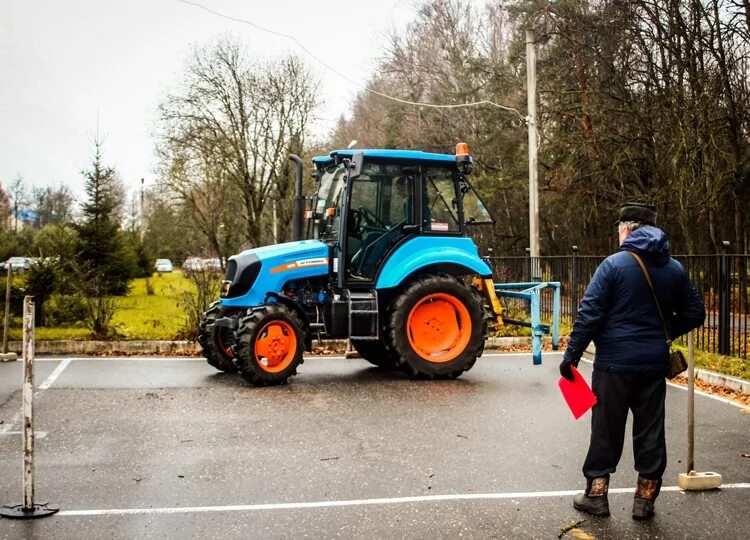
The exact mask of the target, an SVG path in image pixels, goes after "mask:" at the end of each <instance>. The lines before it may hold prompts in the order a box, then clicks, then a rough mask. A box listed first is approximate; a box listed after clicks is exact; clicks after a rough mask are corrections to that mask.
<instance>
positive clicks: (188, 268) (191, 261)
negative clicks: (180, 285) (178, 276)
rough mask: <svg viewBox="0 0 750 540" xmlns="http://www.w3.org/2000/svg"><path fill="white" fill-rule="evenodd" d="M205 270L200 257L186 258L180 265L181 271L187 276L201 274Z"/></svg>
mask: <svg viewBox="0 0 750 540" xmlns="http://www.w3.org/2000/svg"><path fill="white" fill-rule="evenodd" d="M204 268H205V265H204V264H203V259H201V258H200V257H188V258H187V259H185V262H184V263H182V271H183V272H185V273H187V274H189V273H190V272H202V271H203V269H204Z"/></svg>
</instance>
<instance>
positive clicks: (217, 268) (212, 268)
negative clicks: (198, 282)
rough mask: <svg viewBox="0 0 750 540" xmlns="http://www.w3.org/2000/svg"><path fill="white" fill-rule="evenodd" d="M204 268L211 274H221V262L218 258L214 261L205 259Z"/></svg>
mask: <svg viewBox="0 0 750 540" xmlns="http://www.w3.org/2000/svg"><path fill="white" fill-rule="evenodd" d="M203 268H205V269H206V270H208V271H209V272H221V261H220V260H219V258H218V257H215V258H213V259H203Z"/></svg>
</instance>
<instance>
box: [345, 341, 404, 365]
mask: <svg viewBox="0 0 750 540" xmlns="http://www.w3.org/2000/svg"><path fill="white" fill-rule="evenodd" d="M349 341H350V342H351V344H352V347H354V348H355V349H357V352H358V353H359V354H360V355H361V356H362V358H364V359H365V360H367V361H368V362H370V363H371V364H373V365H375V366H378V367H382V368H394V367H397V366H398V361H397V360H396V358H395V356H394V355H393V353H392V352H391V351H389V350H388V349H386V347H385V345H384V344H383V342H382V341H375V340H369V339H365V340H357V339H350V340H349Z"/></svg>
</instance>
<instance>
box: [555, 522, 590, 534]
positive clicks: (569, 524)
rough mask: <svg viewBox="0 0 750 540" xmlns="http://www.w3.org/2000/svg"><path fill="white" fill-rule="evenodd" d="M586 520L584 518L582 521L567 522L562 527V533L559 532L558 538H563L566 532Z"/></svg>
mask: <svg viewBox="0 0 750 540" xmlns="http://www.w3.org/2000/svg"><path fill="white" fill-rule="evenodd" d="M584 521H586V520H585V519H582V520H580V521H569V522H567V523H566V524H565V525H563V526H562V528H561V529H560V534H558V535H557V537H558V538H562V537H563V536H565V533H566V532H568V531H572V530H573V529H575V528H576V527H578V526H579V525H580V524H581V523H583V522H584Z"/></svg>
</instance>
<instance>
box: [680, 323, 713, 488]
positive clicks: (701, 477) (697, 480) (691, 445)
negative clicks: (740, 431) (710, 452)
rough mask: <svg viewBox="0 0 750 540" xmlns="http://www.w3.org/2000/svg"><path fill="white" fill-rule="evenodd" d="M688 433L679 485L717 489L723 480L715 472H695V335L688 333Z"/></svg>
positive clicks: (682, 486)
mask: <svg viewBox="0 0 750 540" xmlns="http://www.w3.org/2000/svg"><path fill="white" fill-rule="evenodd" d="M687 372H688V388H687V391H688V432H687V442H688V447H687V470H688V472H687V473H680V475H679V477H678V478H677V484H678V485H679V486H680V488H682V489H684V490H688V491H702V490H707V489H716V488H718V487H719V486H721V483H722V478H721V475H720V474H719V473H715V472H695V470H694V468H695V455H694V454H695V335H694V334H693V332H692V331H691V332H690V333H688V369H687Z"/></svg>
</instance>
